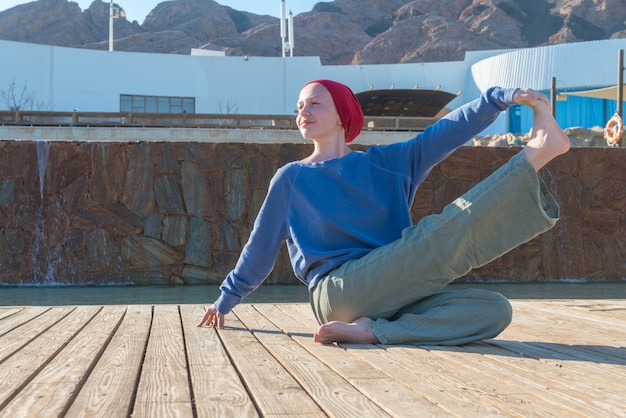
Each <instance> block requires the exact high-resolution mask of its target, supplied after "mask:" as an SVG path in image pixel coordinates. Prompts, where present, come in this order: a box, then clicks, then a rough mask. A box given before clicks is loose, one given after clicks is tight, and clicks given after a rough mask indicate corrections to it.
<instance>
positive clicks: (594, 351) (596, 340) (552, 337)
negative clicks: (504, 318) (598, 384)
mask: <svg viewBox="0 0 626 418" xmlns="http://www.w3.org/2000/svg"><path fill="white" fill-rule="evenodd" d="M515 308H516V309H515V312H516V314H515V313H514V317H513V324H512V326H510V327H509V328H508V329H506V330H505V331H504V332H503V333H502V334H501V336H500V338H512V339H518V340H525V341H532V342H533V343H534V344H535V345H544V346H545V347H546V348H550V349H552V350H553V351H555V352H560V353H562V354H568V355H572V356H574V357H577V358H579V359H581V360H586V361H595V362H598V363H615V362H616V361H617V362H619V363H620V364H626V350H624V347H619V345H620V344H623V342H624V341H625V340H624V339H621V338H620V333H619V332H617V333H612V331H611V327H610V326H608V327H607V326H605V325H604V324H602V323H598V322H584V319H583V318H581V319H577V320H572V319H571V318H569V317H568V316H567V315H566V314H565V313H561V314H559V315H556V314H555V315H547V314H546V313H545V311H542V309H541V307H540V306H537V310H533V309H528V308H525V307H523V306H517V307H515ZM536 330H539V332H536ZM581 330H584V332H581ZM623 338H626V335H624V337H623Z"/></svg>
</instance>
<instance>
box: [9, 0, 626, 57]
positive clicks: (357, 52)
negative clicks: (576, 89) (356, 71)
mask: <svg viewBox="0 0 626 418" xmlns="http://www.w3.org/2000/svg"><path fill="white" fill-rule="evenodd" d="M276 3H277V4H276V7H277V8H278V5H279V3H278V1H277V2H276ZM119 6H121V7H122V8H123V7H124V4H123V3H120V4H119ZM625 21H626V0H414V1H410V0H335V1H331V2H320V3H317V4H316V5H315V6H314V7H313V9H312V10H311V11H310V12H307V13H301V14H298V15H297V16H295V18H294V27H295V31H294V32H295V49H294V55H296V56H298V55H301V56H319V57H320V58H321V60H322V62H323V63H324V64H334V65H338V64H383V63H402V62H433V61H454V60H462V59H463V57H464V53H465V52H466V51H472V50H486V49H507V48H524V47H535V46H541V45H552V44H560V43H568V42H580V41H590V40H599V39H610V38H623V37H626V23H625ZM108 24H109V3H108V2H103V1H101V0H94V1H93V2H92V3H91V5H90V6H89V7H88V8H87V9H85V10H84V11H81V9H80V7H79V6H78V4H77V3H75V2H72V1H69V0H37V1H32V2H30V3H26V4H22V5H19V6H15V7H13V8H11V9H8V10H5V11H2V12H0V39H6V40H14V41H20V42H30V43H39V44H49V45H58V46H68V47H78V48H91V49H107V48H108ZM114 25H115V29H114V34H115V39H116V41H115V49H116V50H120V51H135V52H157V53H175V54H189V53H190V50H191V48H205V49H212V50H220V51H225V53H226V54H227V55H240V56H242V55H248V56H280V55H281V45H280V29H279V19H277V18H274V17H272V16H261V15H256V14H253V13H248V12H245V11H238V10H234V9H232V8H230V7H227V6H223V5H221V4H219V2H216V1H212V0H176V1H164V2H162V3H159V4H158V5H157V6H156V7H155V8H154V9H153V10H152V11H151V12H150V14H149V15H148V16H147V17H146V19H145V20H144V22H142V23H141V24H140V23H139V22H137V21H133V22H129V21H128V20H126V19H125V18H120V19H115V21H114Z"/></svg>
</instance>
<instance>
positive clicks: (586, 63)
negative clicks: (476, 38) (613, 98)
mask: <svg viewBox="0 0 626 418" xmlns="http://www.w3.org/2000/svg"><path fill="white" fill-rule="evenodd" d="M620 49H626V39H611V40H602V41H591V42H579V43H571V44H561V45H551V46H545V47H539V48H527V49H519V50H514V51H510V52H506V53H503V54H499V55H495V56H492V57H489V58H486V59H483V60H481V61H478V62H476V63H475V64H473V65H472V66H471V74H472V77H473V80H474V82H475V83H476V86H477V87H478V88H479V89H480V90H484V89H486V88H488V87H490V86H493V85H499V86H503V87H519V86H525V87H530V88H534V89H536V90H548V89H550V86H551V83H552V77H556V80H557V83H556V87H557V90H562V89H579V88H588V87H600V86H607V85H612V84H615V83H617V77H618V51H619V50H620Z"/></svg>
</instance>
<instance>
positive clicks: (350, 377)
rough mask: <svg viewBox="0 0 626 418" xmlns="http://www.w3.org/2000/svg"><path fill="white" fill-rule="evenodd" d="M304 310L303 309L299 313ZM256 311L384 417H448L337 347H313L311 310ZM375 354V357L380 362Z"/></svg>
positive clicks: (266, 307) (260, 307)
mask: <svg viewBox="0 0 626 418" xmlns="http://www.w3.org/2000/svg"><path fill="white" fill-rule="evenodd" d="M303 306H304V308H305V309H302V307H303ZM255 308H256V309H257V310H259V311H260V312H261V313H262V314H263V315H264V316H266V317H267V318H268V320H270V321H272V323H274V324H275V325H276V326H277V327H279V328H280V329H282V331H283V332H284V333H286V334H288V335H289V336H290V337H291V338H292V339H293V340H294V341H296V342H297V343H298V344H300V345H301V346H302V347H303V348H304V349H305V350H307V351H308V353H309V355H311V356H314V357H315V358H317V359H318V360H319V361H321V362H322V363H324V364H325V365H326V367H328V368H330V369H332V370H333V371H335V372H336V373H337V374H338V376H340V377H341V379H342V380H345V381H347V382H349V383H350V384H351V385H353V386H354V387H355V388H357V389H358V390H359V391H360V392H362V393H363V394H364V395H365V396H367V397H368V398H370V399H371V400H372V401H373V402H375V403H376V404H377V405H378V407H380V408H381V409H383V410H384V411H385V412H386V413H388V414H390V415H393V416H410V415H413V414H414V413H415V411H416V410H419V411H420V416H445V415H447V414H446V412H445V410H443V409H441V408H440V407H439V406H437V405H436V403H435V402H431V401H429V400H428V399H426V398H425V397H423V396H422V395H421V394H418V393H415V392H413V391H411V390H410V389H409V388H407V387H406V385H405V384H404V382H402V381H399V380H397V379H393V378H391V377H390V376H389V374H388V373H386V371H384V372H383V371H381V370H379V369H377V368H372V367H369V365H368V364H367V363H365V362H364V361H363V360H361V359H359V358H358V356H354V355H351V354H350V353H348V352H346V350H344V349H342V348H341V347H338V346H337V345H329V344H326V345H322V344H318V343H315V342H314V341H313V334H312V333H310V332H308V331H310V330H311V329H315V327H316V326H317V322H315V320H314V318H313V314H312V313H311V309H310V307H307V306H306V305H283V304H280V305H270V304H260V305H255ZM376 348H377V347H376V346H373V345H371V346H364V348H363V350H362V351H364V352H368V353H377V354H378V355H379V354H380V350H377V349H376ZM377 354H374V356H376V357H377V358H378V359H380V357H379V356H377Z"/></svg>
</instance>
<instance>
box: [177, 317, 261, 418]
mask: <svg viewBox="0 0 626 418" xmlns="http://www.w3.org/2000/svg"><path fill="white" fill-rule="evenodd" d="M180 311H181V317H182V322H183V332H184V334H185V342H186V348H187V359H188V360H187V361H188V363H189V375H190V377H191V384H192V388H193V397H194V402H195V406H196V414H197V416H198V417H199V418H202V417H258V416H259V414H258V413H257V411H256V408H255V407H254V403H253V402H252V399H251V398H250V395H248V392H247V391H246V388H245V386H244V385H243V382H242V381H241V379H240V378H239V375H238V374H237V371H236V370H235V368H234V367H233V365H232V364H231V363H230V359H229V358H228V353H227V352H226V350H225V349H224V347H223V346H222V342H221V341H220V339H219V337H218V335H217V331H216V330H215V329H214V328H212V327H204V328H198V327H197V326H196V324H197V323H198V322H199V320H200V318H202V316H203V315H204V312H205V308H204V307H203V306H199V305H181V306H180Z"/></svg>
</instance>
